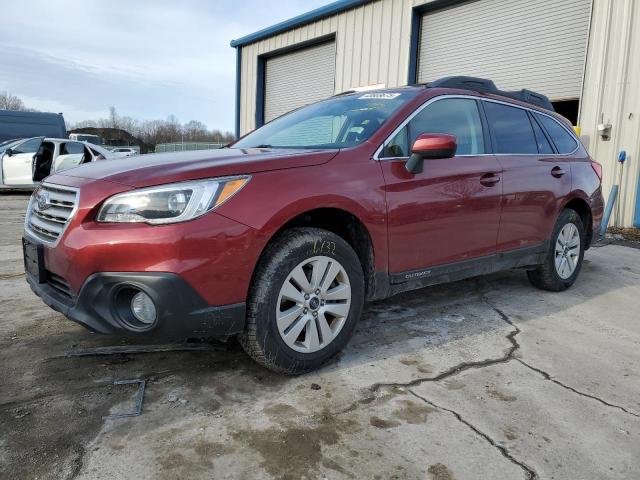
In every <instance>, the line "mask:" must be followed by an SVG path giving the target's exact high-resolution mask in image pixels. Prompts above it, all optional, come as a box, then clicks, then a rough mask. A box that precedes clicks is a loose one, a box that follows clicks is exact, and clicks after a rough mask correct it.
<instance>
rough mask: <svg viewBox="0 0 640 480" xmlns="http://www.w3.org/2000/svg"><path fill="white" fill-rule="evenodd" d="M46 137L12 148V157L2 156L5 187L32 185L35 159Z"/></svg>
mask: <svg viewBox="0 0 640 480" xmlns="http://www.w3.org/2000/svg"><path fill="white" fill-rule="evenodd" d="M43 140H44V137H36V138H29V139H27V140H25V141H24V142H22V143H20V144H18V145H16V146H15V147H12V149H11V150H12V152H11V155H8V154H7V153H5V154H4V155H3V156H2V179H3V183H4V184H5V185H31V184H32V183H33V179H32V165H33V159H34V157H35V156H36V154H37V153H38V150H39V149H40V145H42V141H43Z"/></svg>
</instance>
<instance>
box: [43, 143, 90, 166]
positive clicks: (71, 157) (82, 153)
mask: <svg viewBox="0 0 640 480" xmlns="http://www.w3.org/2000/svg"><path fill="white" fill-rule="evenodd" d="M87 161H91V154H90V153H89V150H88V149H87V147H85V145H84V144H83V143H80V142H75V141H69V142H64V143H61V144H60V150H59V154H58V156H57V157H56V158H54V160H53V172H63V171H64V170H69V169H70V168H74V167H77V166H78V165H80V164H82V163H85V162H87ZM53 172H52V173H53Z"/></svg>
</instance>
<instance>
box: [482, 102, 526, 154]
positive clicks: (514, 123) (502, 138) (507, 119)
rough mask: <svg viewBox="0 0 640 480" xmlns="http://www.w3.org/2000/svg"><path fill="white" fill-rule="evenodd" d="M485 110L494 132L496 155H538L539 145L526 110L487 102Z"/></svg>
mask: <svg viewBox="0 0 640 480" xmlns="http://www.w3.org/2000/svg"><path fill="white" fill-rule="evenodd" d="M484 109H485V112H486V114H487V121H488V122H489V126H490V128H491V130H492V131H493V136H494V139H495V142H496V153H507V154H509V153H510V154H531V155H536V154H537V153H538V144H537V142H536V138H535V136H534V134H533V128H532V126H531V122H530V121H529V115H527V111H526V110H524V109H522V108H518V107H511V106H509V105H504V104H502V103H494V102H485V103H484Z"/></svg>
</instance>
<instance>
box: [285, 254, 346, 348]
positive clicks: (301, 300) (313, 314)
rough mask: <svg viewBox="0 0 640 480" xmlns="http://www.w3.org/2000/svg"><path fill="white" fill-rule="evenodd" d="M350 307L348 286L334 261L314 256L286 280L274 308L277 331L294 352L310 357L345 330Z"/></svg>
mask: <svg viewBox="0 0 640 480" xmlns="http://www.w3.org/2000/svg"><path fill="white" fill-rule="evenodd" d="M350 307H351V285H350V284H349V276H348V275H347V272H346V270H345V269H344V267H343V266H342V265H341V264H340V262H338V261H337V260H336V259H335V258H331V257H325V256H316V257H311V258H308V259H306V260H304V261H303V262H301V263H299V264H298V265H297V266H296V267H295V268H294V269H293V270H292V271H291V272H290V273H289V275H288V276H287V278H286V280H285V281H284V283H283V285H282V287H281V288H280V294H279V296H278V303H277V304H276V321H277V324H278V331H279V332H280V336H281V337H282V339H283V340H284V342H285V343H286V344H287V346H289V347H290V348H292V349H293V350H295V351H297V352H301V353H313V352H317V351H318V350H322V349H323V348H325V347H326V346H327V345H328V344H330V343H331V342H332V341H333V340H334V339H335V338H336V337H337V336H338V334H339V333H340V331H341V330H342V327H343V326H344V324H345V322H346V320H347V316H348V315H349V309H350Z"/></svg>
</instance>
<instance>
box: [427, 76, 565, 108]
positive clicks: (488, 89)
mask: <svg viewBox="0 0 640 480" xmlns="http://www.w3.org/2000/svg"><path fill="white" fill-rule="evenodd" d="M436 87H438V88H459V89H462V90H472V91H474V92H481V93H493V94H495V95H502V96H503V97H509V98H513V99H514V100H520V101H521V102H526V103H531V104H533V105H537V106H539V107H542V108H546V109H547V110H551V111H552V112H553V111H555V110H554V108H553V104H552V103H551V100H549V98H548V97H547V96H546V95H542V94H541V93H537V92H534V91H532V90H527V89H525V88H523V89H522V90H515V91H505V90H498V87H496V84H495V83H493V81H492V80H488V79H486V78H477V77H464V76H460V77H444V78H439V79H438V80H434V81H433V82H429V83H427V88H436Z"/></svg>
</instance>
